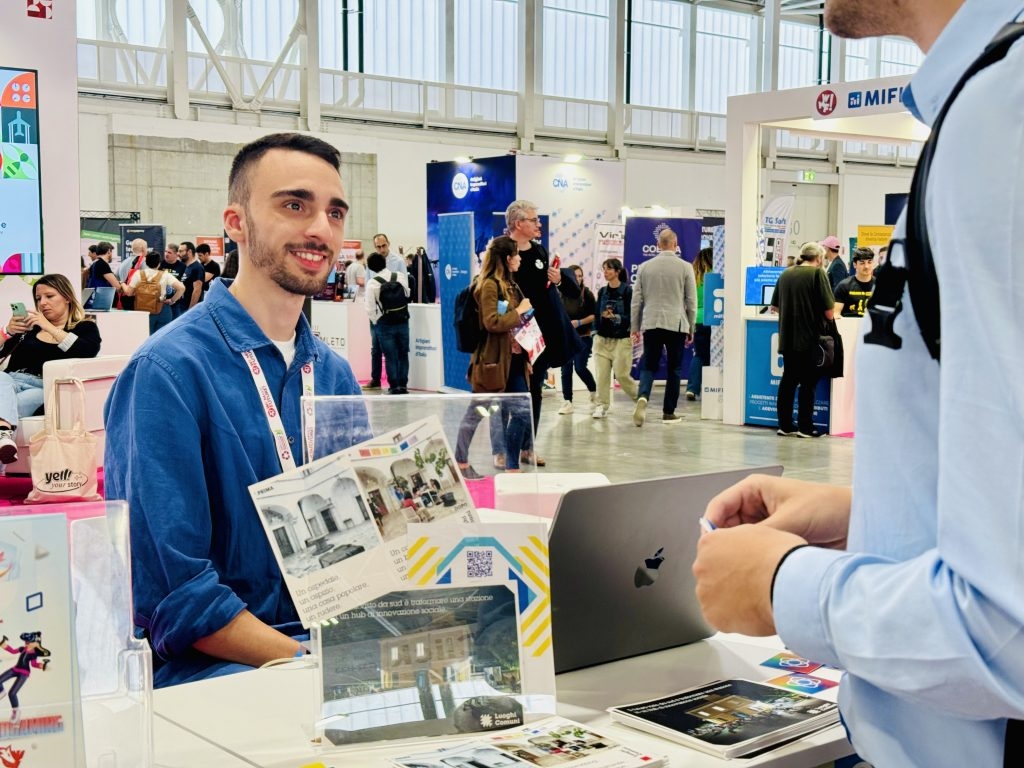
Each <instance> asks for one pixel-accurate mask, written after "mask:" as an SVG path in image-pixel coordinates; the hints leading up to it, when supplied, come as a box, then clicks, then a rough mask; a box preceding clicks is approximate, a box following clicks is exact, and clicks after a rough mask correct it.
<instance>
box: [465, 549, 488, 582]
mask: <svg viewBox="0 0 1024 768" xmlns="http://www.w3.org/2000/svg"><path fill="white" fill-rule="evenodd" d="M466 575H467V576H468V577H469V578H471V579H486V578H490V577H491V576H493V575H494V553H493V552H492V551H491V550H489V549H467V550H466Z"/></svg>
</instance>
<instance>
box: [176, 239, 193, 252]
mask: <svg viewBox="0 0 1024 768" xmlns="http://www.w3.org/2000/svg"><path fill="white" fill-rule="evenodd" d="M181 246H185V250H186V251H192V253H195V252H196V244H195V243H193V242H192V241H191V240H182V241H181V243H179V244H178V247H179V248H180V247H181Z"/></svg>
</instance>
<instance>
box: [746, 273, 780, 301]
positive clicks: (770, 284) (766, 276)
mask: <svg viewBox="0 0 1024 768" xmlns="http://www.w3.org/2000/svg"><path fill="white" fill-rule="evenodd" d="M785 271H786V268H785V267H776V266H765V267H747V274H746V277H747V281H746V290H745V291H744V292H743V303H744V304H746V305H747V306H748V307H761V306H767V305H768V304H771V303H772V294H773V293H774V292H775V284H776V283H777V282H779V275H781V274H782V273H783V272H785Z"/></svg>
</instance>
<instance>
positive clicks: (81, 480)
mask: <svg viewBox="0 0 1024 768" xmlns="http://www.w3.org/2000/svg"><path fill="white" fill-rule="evenodd" d="M73 382H74V384H75V387H76V388H77V391H78V397H77V398H76V401H77V406H78V407H77V412H76V414H75V423H74V425H73V426H72V427H71V429H68V430H62V429H59V428H58V425H59V423H60V420H59V419H58V418H57V416H58V414H57V387H56V386H54V387H51V388H50V393H49V395H47V398H46V412H45V415H44V417H43V429H42V430H40V431H39V432H37V433H36V434H35V435H33V436H32V439H31V440H30V441H29V455H30V456H31V457H32V491H31V492H30V493H29V495H28V498H26V499H25V503H26V504H47V503H52V502H67V501H99V500H100V499H101V498H102V497H101V496H100V495H99V493H97V491H96V436H95V435H93V434H90V433H89V432H88V431H86V429H85V426H84V425H83V423H82V419H83V418H84V415H85V387H83V386H82V382H81V381H79V380H78V379H73Z"/></svg>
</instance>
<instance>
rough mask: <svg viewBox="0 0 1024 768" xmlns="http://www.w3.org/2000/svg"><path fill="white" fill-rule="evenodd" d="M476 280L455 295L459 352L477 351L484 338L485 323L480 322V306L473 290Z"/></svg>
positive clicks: (456, 341)
mask: <svg viewBox="0 0 1024 768" xmlns="http://www.w3.org/2000/svg"><path fill="white" fill-rule="evenodd" d="M475 288H476V282H475V281H474V282H471V283H470V284H469V285H467V286H466V287H465V288H463V289H462V290H461V291H459V292H458V294H457V295H456V296H455V312H454V318H455V322H454V323H453V324H454V325H455V346H456V347H458V350H459V352H476V349H477V347H479V346H480V342H481V341H482V340H483V338H484V329H483V324H482V323H481V322H480V307H479V306H478V305H477V303H476V296H474V295H473V290H474V289H475Z"/></svg>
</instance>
